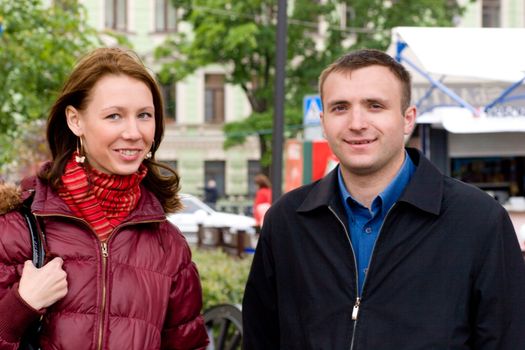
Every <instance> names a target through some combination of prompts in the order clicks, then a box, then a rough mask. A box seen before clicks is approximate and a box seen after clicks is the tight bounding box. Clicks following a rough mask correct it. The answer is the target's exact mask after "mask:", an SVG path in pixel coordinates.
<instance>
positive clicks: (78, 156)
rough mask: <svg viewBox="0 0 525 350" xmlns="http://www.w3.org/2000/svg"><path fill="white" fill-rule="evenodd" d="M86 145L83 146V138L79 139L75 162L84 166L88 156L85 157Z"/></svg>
mask: <svg viewBox="0 0 525 350" xmlns="http://www.w3.org/2000/svg"><path fill="white" fill-rule="evenodd" d="M83 152H84V145H82V137H79V138H78V139H77V154H76V155H75V162H77V163H78V164H83V163H84V162H85V161H86V156H85V155H83Z"/></svg>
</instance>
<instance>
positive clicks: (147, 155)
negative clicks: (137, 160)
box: [144, 140, 155, 159]
mask: <svg viewBox="0 0 525 350" xmlns="http://www.w3.org/2000/svg"><path fill="white" fill-rule="evenodd" d="M154 147H155V140H153V142H152V143H151V148H150V150H152V149H153V148H154ZM151 157H153V152H151V151H149V152H148V153H146V156H145V157H144V159H151Z"/></svg>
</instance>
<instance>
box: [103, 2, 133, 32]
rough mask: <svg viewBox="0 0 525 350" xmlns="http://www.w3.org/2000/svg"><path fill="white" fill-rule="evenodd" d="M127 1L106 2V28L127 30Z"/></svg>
mask: <svg viewBox="0 0 525 350" xmlns="http://www.w3.org/2000/svg"><path fill="white" fill-rule="evenodd" d="M127 11H128V4H127V0H106V28H111V29H115V30H120V31H125V30H126V29H127V17H128V16H127Z"/></svg>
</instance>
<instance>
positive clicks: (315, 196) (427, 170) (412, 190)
mask: <svg viewBox="0 0 525 350" xmlns="http://www.w3.org/2000/svg"><path fill="white" fill-rule="evenodd" d="M407 152H408V155H409V157H410V159H412V161H413V162H414V165H415V166H416V171H415V173H414V175H413V176H412V179H411V180H410V182H409V183H408V185H407V188H406V189H405V191H404V192H403V194H402V195H401V198H399V200H398V201H399V202H406V203H409V204H412V205H413V206H415V207H417V208H419V209H421V210H424V211H426V212H429V213H431V214H434V215H438V214H439V212H440V210H441V199H442V196H443V175H442V174H441V173H440V172H439V170H438V169H437V168H436V167H435V166H434V165H433V164H432V163H430V161H429V160H428V159H426V158H425V157H424V156H423V155H422V154H421V152H419V151H418V150H416V149H413V148H407ZM338 171H339V170H338V167H336V168H335V169H334V170H332V171H331V172H330V173H329V174H328V175H326V176H325V177H324V178H322V179H321V180H319V181H318V182H316V183H314V184H312V185H311V186H312V189H311V191H310V192H309V193H308V195H307V196H306V198H305V200H304V201H303V203H302V204H301V205H300V206H299V208H298V209H297V211H299V212H308V211H311V210H314V209H316V208H319V207H323V206H324V207H326V206H330V207H333V208H336V209H337V210H338V211H340V210H341V207H342V206H341V204H340V203H341V200H340V194H339V189H338V182H337V181H338V180H337V172H338Z"/></svg>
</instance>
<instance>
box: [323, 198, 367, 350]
mask: <svg viewBox="0 0 525 350" xmlns="http://www.w3.org/2000/svg"><path fill="white" fill-rule="evenodd" d="M328 209H330V211H331V212H332V214H334V216H335V217H336V219H337V220H338V221H339V223H340V224H341V226H343V229H344V230H345V234H346V239H347V240H348V243H349V244H350V249H352V255H353V258H354V267H355V295H356V299H355V304H354V307H353V309H352V321H354V327H353V329H352V340H351V342H350V350H353V348H354V339H355V329H356V325H357V315H358V313H359V305H360V304H361V298H360V297H359V285H358V283H357V278H358V276H359V273H358V271H357V259H356V257H355V251H354V246H353V245H352V240H351V239H350V234H349V233H348V230H347V229H346V225H345V224H344V222H343V220H341V218H339V216H338V215H337V213H336V212H335V211H334V210H333V209H332V207H330V206H328Z"/></svg>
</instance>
